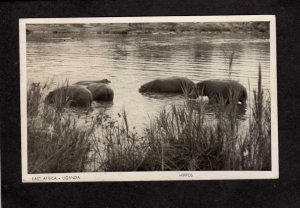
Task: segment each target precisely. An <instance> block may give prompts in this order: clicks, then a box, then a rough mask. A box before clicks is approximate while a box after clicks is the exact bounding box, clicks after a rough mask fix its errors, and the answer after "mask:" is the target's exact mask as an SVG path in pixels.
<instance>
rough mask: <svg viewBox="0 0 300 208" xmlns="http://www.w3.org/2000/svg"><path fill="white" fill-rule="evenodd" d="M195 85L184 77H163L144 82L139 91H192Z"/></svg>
mask: <svg viewBox="0 0 300 208" xmlns="http://www.w3.org/2000/svg"><path fill="white" fill-rule="evenodd" d="M194 85H195V84H194V82H193V81H191V80H190V79H188V78H184V77H170V78H162V79H155V80H153V81H150V82H147V83H146V84H143V85H142V86H141V87H140V89H139V92H158V93H184V89H186V90H187V91H190V90H191V89H192V88H193V87H194Z"/></svg>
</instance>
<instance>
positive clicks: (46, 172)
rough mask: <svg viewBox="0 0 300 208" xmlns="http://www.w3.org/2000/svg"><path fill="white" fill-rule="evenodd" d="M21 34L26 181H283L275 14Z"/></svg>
mask: <svg viewBox="0 0 300 208" xmlns="http://www.w3.org/2000/svg"><path fill="white" fill-rule="evenodd" d="M19 24H20V31H19V32H20V34H19V35H20V79H21V80H20V84H21V127H22V129H21V135H22V138H21V144H22V147H21V152H22V182H25V183H36V182H37V183H43V182H81V181H160V180H164V181H165V180H166V181H167V180H223V179H272V178H278V177H279V167H278V166H279V165H278V125H277V122H278V121H277V77H276V33H275V31H276V29H275V16H264V15H262V16H255V15H253V16H195V17H192V16H190V17H179V16H178V17H119V18H53V19H51V18H36V19H34V18H32V19H20V22H19Z"/></svg>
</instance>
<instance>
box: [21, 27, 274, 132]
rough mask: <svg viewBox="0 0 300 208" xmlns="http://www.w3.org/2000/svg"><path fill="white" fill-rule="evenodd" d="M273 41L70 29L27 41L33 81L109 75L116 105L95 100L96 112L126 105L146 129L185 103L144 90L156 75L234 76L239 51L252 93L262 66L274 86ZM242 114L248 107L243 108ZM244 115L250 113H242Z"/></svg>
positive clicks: (238, 74)
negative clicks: (231, 56)
mask: <svg viewBox="0 0 300 208" xmlns="http://www.w3.org/2000/svg"><path fill="white" fill-rule="evenodd" d="M269 49H270V43H269V39H265V38H264V37H257V36H256V37H254V36H253V37H252V36H251V35H247V36H245V35H242V34H234V35H233V34H230V35H228V34H217V35H211V34H207V35H203V34H201V35H199V34H197V35H163V34H157V35H150V34H149V35H144V34H143V35H105V34H98V35H94V36H82V37H80V36H79V37H72V36H71V35H70V34H68V33H64V34H55V37H54V36H53V35H52V36H47V35H45V36H39V37H35V36H34V34H29V36H28V39H27V74H28V75H27V77H28V83H31V82H46V81H47V80H49V79H52V78H53V79H54V81H55V83H54V85H53V87H55V84H56V85H57V84H58V83H59V82H63V81H64V80H65V79H68V80H69V83H70V84H72V83H75V82H78V81H82V80H99V79H103V78H107V79H109V80H110V81H111V83H110V85H111V86H112V88H113V89H114V92H115V95H114V101H113V103H96V102H95V103H93V112H92V113H91V114H92V115H94V114H97V112H99V111H100V110H101V109H103V108H106V109H107V112H108V113H109V114H110V115H111V116H112V117H117V113H119V112H121V111H122V109H125V110H126V111H127V113H128V120H129V122H130V123H131V126H136V127H140V128H141V127H142V126H144V125H145V124H148V123H149V117H151V116H152V115H156V114H157V112H158V111H160V110H161V109H162V108H163V107H164V106H165V105H172V104H182V103H183V102H184V97H183V96H182V95H167V96H166V95H164V94H141V93H139V92H138V89H139V87H140V85H142V84H144V83H146V82H148V81H151V80H153V79H156V78H162V77H170V76H183V77H187V78H189V79H191V80H193V81H194V82H199V81H202V80H205V79H228V60H227V61H226V58H225V57H226V56H227V54H226V53H230V51H232V50H234V51H235V56H234V58H235V59H234V61H233V65H232V73H231V78H232V79H233V80H238V81H239V82H240V83H241V84H243V85H244V86H245V87H246V88H247V90H248V95H249V97H252V92H253V89H255V88H256V87H257V78H258V65H259V63H260V64H261V67H262V85H263V88H264V89H266V90H268V89H269V88H270V51H269ZM241 112H242V111H241ZM241 114H244V117H243V118H246V117H247V115H249V112H248V110H247V111H246V112H244V113H243V112H242V113H241Z"/></svg>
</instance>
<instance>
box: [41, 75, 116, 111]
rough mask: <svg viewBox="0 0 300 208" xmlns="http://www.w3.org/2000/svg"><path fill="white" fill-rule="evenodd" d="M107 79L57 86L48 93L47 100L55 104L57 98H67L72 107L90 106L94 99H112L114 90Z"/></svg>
mask: <svg viewBox="0 0 300 208" xmlns="http://www.w3.org/2000/svg"><path fill="white" fill-rule="evenodd" d="M108 83H110V81H109V80H107V79H102V80H97V81H80V82H77V83H75V84H73V85H70V86H65V87H60V88H57V89H55V90H53V91H51V92H49V94H48V95H47V97H46V99H45V101H46V103H48V104H53V103H55V102H56V100H58V99H61V98H66V99H67V100H66V101H67V103H69V105H70V107H89V106H91V104H92V101H93V100H96V101H112V100H113V97H114V91H113V90H112V88H111V87H110V86H109V85H108Z"/></svg>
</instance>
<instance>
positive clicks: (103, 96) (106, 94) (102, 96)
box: [87, 83, 114, 101]
mask: <svg viewBox="0 0 300 208" xmlns="http://www.w3.org/2000/svg"><path fill="white" fill-rule="evenodd" d="M87 89H88V90H89V91H90V92H91V93H92V95H93V100H96V101H113V99H114V91H113V90H112V88H111V87H110V86H109V85H107V84H104V83H91V84H89V85H88V86H87Z"/></svg>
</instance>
